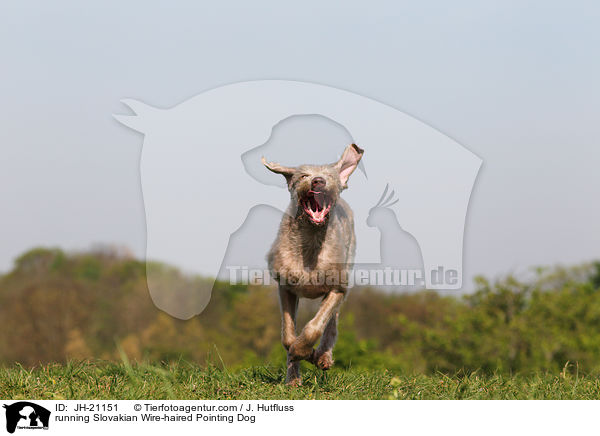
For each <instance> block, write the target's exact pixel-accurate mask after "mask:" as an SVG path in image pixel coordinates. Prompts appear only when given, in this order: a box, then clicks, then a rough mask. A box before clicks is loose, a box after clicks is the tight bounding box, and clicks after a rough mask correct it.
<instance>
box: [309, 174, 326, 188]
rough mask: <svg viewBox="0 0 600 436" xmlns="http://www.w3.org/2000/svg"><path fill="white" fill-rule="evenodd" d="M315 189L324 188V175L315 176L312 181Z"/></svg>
mask: <svg viewBox="0 0 600 436" xmlns="http://www.w3.org/2000/svg"><path fill="white" fill-rule="evenodd" d="M311 185H312V189H313V191H317V190H320V189H323V188H324V187H325V179H324V178H323V177H315V178H314V179H312V182H311Z"/></svg>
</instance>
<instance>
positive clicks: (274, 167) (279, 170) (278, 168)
mask: <svg viewBox="0 0 600 436" xmlns="http://www.w3.org/2000/svg"><path fill="white" fill-rule="evenodd" d="M260 160H261V161H262V163H263V165H264V166H266V167H267V168H268V169H269V170H271V171H273V172H274V173H276V174H281V175H282V176H283V177H285V180H286V182H288V184H289V182H290V179H291V178H292V176H293V175H294V172H295V171H296V169H295V168H293V167H286V166H283V165H281V164H278V163H276V162H267V160H266V159H265V157H264V156H263V157H262V158H261V159H260Z"/></svg>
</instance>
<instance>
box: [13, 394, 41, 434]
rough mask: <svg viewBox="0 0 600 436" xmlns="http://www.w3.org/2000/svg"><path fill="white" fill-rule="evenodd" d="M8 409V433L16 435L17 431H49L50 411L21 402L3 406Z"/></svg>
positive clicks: (33, 404)
mask: <svg viewBox="0 0 600 436" xmlns="http://www.w3.org/2000/svg"><path fill="white" fill-rule="evenodd" d="M3 407H4V408H5V409H6V431H8V432H9V433H14V432H15V430H16V429H19V430H21V429H26V430H39V429H43V430H48V424H49V422H50V411H49V410H48V409H45V408H43V407H42V406H38V405H37V404H35V403H30V402H28V401H19V402H18V403H13V404H10V405H7V404H5V405H4V406H3Z"/></svg>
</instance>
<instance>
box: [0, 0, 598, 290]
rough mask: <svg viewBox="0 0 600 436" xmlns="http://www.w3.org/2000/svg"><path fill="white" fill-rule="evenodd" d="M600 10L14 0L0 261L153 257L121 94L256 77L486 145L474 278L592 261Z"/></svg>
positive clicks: (559, 5)
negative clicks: (312, 89)
mask: <svg viewBox="0 0 600 436" xmlns="http://www.w3.org/2000/svg"><path fill="white" fill-rule="evenodd" d="M598 22H600V6H599V5H598V3H595V2H579V1H574V2H552V1H544V2H542V1H539V2H532V1H519V2H516V1H515V2H511V1H502V2H499V1H498V2H495V1H490V2H476V1H472V2H460V1H459V2H443V1H431V2H410V3H407V2H376V3H375V4H369V5H368V6H367V5H366V4H363V5H361V4H359V3H356V2H329V3H327V4H323V2H311V1H308V2H303V3H302V4H301V5H300V4H298V5H285V4H283V3H282V2H263V1H255V2H251V3H250V2H219V3H218V4H216V3H215V4H213V5H208V4H200V3H198V2H169V3H168V5H167V3H166V2H165V3H164V4H161V3H158V2H147V1H144V2H110V1H108V2H95V3H91V2H86V3H82V2H60V1H59V2H52V4H50V3H48V2H41V1H40V2H28V1H22V2H3V3H2V5H1V6H0V53H1V54H2V64H1V66H2V67H1V70H0V78H1V79H2V80H0V96H1V99H2V100H1V101H0V118H1V119H2V123H1V128H0V144H1V145H0V147H1V148H0V150H1V153H0V154H1V156H2V158H1V159H0V195H1V196H2V198H3V200H2V204H3V209H2V218H0V219H1V221H0V241H2V242H1V244H0V271H5V270H7V269H8V268H10V265H11V262H12V259H13V258H14V257H15V256H16V255H18V254H19V253H21V252H23V251H24V250H26V249H28V248H30V247H32V246H36V245H59V246H61V247H64V248H67V249H85V248H89V247H90V246H91V245H92V244H94V243H97V242H101V243H115V244H121V245H126V246H128V247H130V248H131V249H132V250H133V251H134V252H135V253H136V254H137V255H138V256H141V255H143V252H144V246H145V233H144V229H143V226H144V211H143V203H142V198H141V191H140V184H139V168H138V163H139V155H140V149H141V144H142V138H141V136H140V135H139V134H136V133H135V132H132V131H130V130H128V129H126V128H125V127H123V126H121V125H119V124H118V123H117V122H116V121H115V120H114V119H112V117H111V114H113V113H120V112H121V113H122V112H126V109H125V108H124V107H123V106H122V105H121V104H120V103H119V100H120V99H122V98H124V97H132V98H137V99H140V100H143V101H145V102H147V103H150V104H152V105H155V106H158V107H171V106H174V105H176V104H178V103H180V102H182V101H184V100H186V99H188V98H190V97H193V96H194V95H197V94H198V93H200V92H201V91H203V90H206V89H211V88H214V87H216V86H219V85H223V84H227V83H233V82H238V81H244V80H254V79H291V80H301V81H308V82H316V83H320V84H325V85H331V86H335V87H338V88H342V89H346V90H349V91H352V92H356V93H358V94H361V95H365V96H369V97H371V98H374V99H376V100H379V101H381V102H383V103H386V104H389V105H391V106H393V107H396V108H398V109H400V110H403V111H405V112H406V113H408V114H410V115H412V116H414V117H416V118H418V119H420V120H422V121H424V122H426V123H427V124H429V125H431V126H432V127H434V128H436V129H438V130H439V131H441V132H443V133H445V134H447V135H449V136H450V137H452V138H454V139H455V140H457V141H458V142H459V143H461V144H463V145H464V146H465V147H467V148H468V149H470V150H471V151H473V152H474V153H476V154H477V155H478V156H480V157H481V158H482V159H483V160H484V164H483V167H482V169H481V172H480V174H479V177H478V181H477V184H476V186H475V190H474V192H473V196H472V200H471V208H470V211H469V215H468V217H467V226H466V232H465V251H464V258H465V265H464V266H465V273H466V274H467V275H468V276H472V275H475V274H478V273H485V274H487V275H497V274H502V273H505V272H509V271H518V270H521V269H523V268H526V267H528V266H531V265H539V264H553V263H558V262H561V263H575V262H581V261H584V260H591V259H593V258H597V257H599V256H598V251H599V249H598V247H600V232H599V229H598V226H599V225H600V205H599V204H598V201H597V198H598V197H599V195H598V194H599V191H600V183H599V182H600V172H598V171H597V168H598V163H599V162H600V150H599V147H598V145H599V144H600V141H599V139H600V131H599V130H600V127H599V125H600V124H599V123H598V116H599V115H600V87H599V85H598V77H600V74H599V73H600V71H599V70H600V68H599V67H600V57H599V56H598V55H597V54H598V47H599V46H600V28H599V26H598V25H597V23H598ZM466 282H467V283H468V280H467V281H466Z"/></svg>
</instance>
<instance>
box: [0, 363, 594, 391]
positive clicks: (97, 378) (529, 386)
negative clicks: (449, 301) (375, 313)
mask: <svg viewBox="0 0 600 436" xmlns="http://www.w3.org/2000/svg"><path fill="white" fill-rule="evenodd" d="M303 376H304V377H303V381H304V382H303V386H301V387H300V388H290V387H288V386H286V385H285V384H284V383H283V381H284V371H283V367H269V366H257V367H251V368H247V369H242V370H236V371H229V370H226V369H220V368H217V367H215V366H212V365H210V366H207V367H200V366H197V365H192V364H188V363H185V362H179V363H174V364H169V365H149V364H134V365H130V364H129V363H128V362H127V361H125V362H123V363H110V362H71V363H68V364H66V365H60V364H51V365H46V366H42V367H38V368H35V369H25V368H23V367H20V366H15V367H11V368H0V398H3V399H13V400H16V399H34V400H35V399H240V400H241V399H246V400H247V399H264V400H267V399H337V400H348V399H394V398H397V399H598V398H600V378H598V377H594V376H582V375H580V374H571V373H568V372H566V371H563V373H561V374H554V375H553V374H543V373H539V374H535V375H530V376H524V375H514V376H507V375H500V374H497V375H489V376H484V375H481V374H479V373H477V372H474V373H469V374H461V373H459V374H456V375H454V376H446V375H443V374H436V375H429V376H427V375H403V374H392V373H390V372H388V371H360V370H356V369H353V370H348V371H345V370H340V369H336V370H332V371H330V372H328V373H323V372H321V371H317V370H315V369H306V370H305V371H304V373H303Z"/></svg>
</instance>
